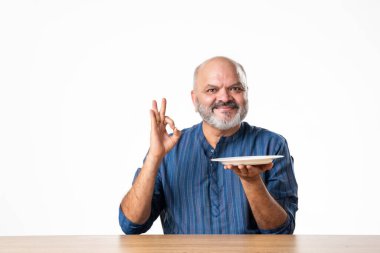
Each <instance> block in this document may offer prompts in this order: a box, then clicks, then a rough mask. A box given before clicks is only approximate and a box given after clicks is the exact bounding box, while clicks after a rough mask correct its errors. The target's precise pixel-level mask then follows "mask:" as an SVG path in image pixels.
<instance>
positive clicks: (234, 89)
mask: <svg viewBox="0 0 380 253" xmlns="http://www.w3.org/2000/svg"><path fill="white" fill-rule="evenodd" d="M230 90H231V91H237V92H241V91H244V89H243V88H242V87H231V89H230Z"/></svg>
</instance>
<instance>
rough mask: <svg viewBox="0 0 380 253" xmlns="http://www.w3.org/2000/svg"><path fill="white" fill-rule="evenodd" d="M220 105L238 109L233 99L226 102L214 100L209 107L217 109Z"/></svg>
mask: <svg viewBox="0 0 380 253" xmlns="http://www.w3.org/2000/svg"><path fill="white" fill-rule="evenodd" d="M222 106H227V107H230V108H231V109H239V105H238V104H237V103H235V102H234V101H227V102H216V103H215V104H213V105H212V107H211V109H212V110H214V109H218V108H219V107H222Z"/></svg>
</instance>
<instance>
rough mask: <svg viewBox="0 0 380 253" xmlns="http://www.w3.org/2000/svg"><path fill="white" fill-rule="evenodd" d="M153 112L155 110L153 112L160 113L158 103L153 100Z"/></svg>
mask: <svg viewBox="0 0 380 253" xmlns="http://www.w3.org/2000/svg"><path fill="white" fill-rule="evenodd" d="M152 110H153V111H158V108H157V101H156V100H153V101H152Z"/></svg>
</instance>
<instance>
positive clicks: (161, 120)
mask: <svg viewBox="0 0 380 253" xmlns="http://www.w3.org/2000/svg"><path fill="white" fill-rule="evenodd" d="M165 111H166V99H165V98H163V99H162V102H161V108H160V110H158V108H157V102H156V100H153V102H152V109H151V110H150V120H151V132H150V149H149V155H151V156H153V157H156V158H159V159H162V158H163V157H164V156H165V155H166V154H167V153H168V152H169V151H170V150H171V149H172V148H173V147H174V146H175V145H176V144H177V142H178V140H179V138H180V136H181V131H179V130H178V129H177V128H176V127H175V125H174V121H173V120H172V119H171V118H169V117H168V116H166V115H165ZM167 124H169V126H170V128H171V129H172V130H173V135H171V136H170V135H169V134H168V132H167V131H166V125H167Z"/></svg>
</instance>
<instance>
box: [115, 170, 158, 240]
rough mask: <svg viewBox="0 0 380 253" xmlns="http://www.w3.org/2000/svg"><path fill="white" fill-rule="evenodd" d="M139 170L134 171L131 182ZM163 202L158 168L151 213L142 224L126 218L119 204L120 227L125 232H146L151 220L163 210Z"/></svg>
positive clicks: (151, 222) (151, 223)
mask: <svg viewBox="0 0 380 253" xmlns="http://www.w3.org/2000/svg"><path fill="white" fill-rule="evenodd" d="M140 171H141V168H139V169H138V170H137V171H136V174H135V177H134V179H133V182H134V181H135V180H136V178H137V176H138V174H139V173H140ZM164 203H165V201H164V197H163V193H162V184H161V176H160V170H159V172H158V174H157V177H156V182H155V185H154V190H153V197H152V205H151V213H150V216H149V218H148V220H147V221H146V222H145V223H144V224H136V223H133V222H132V221H130V220H129V219H128V217H126V216H125V214H124V213H123V211H122V209H121V206H119V224H120V227H121V229H122V230H123V232H124V233H125V234H142V233H145V232H147V231H148V230H149V229H150V228H151V226H152V225H153V222H154V221H155V220H156V219H157V217H158V216H159V215H160V213H161V211H162V210H163V207H164Z"/></svg>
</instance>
